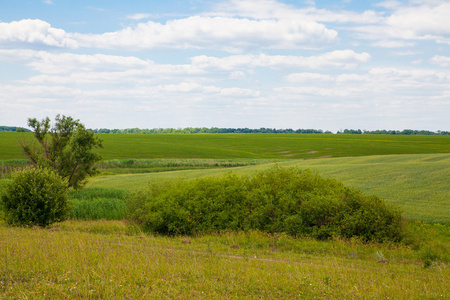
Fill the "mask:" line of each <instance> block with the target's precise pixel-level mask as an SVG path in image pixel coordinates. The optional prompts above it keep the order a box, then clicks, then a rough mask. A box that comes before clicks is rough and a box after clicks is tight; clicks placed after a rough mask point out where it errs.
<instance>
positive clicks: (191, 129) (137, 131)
mask: <svg viewBox="0 0 450 300" xmlns="http://www.w3.org/2000/svg"><path fill="white" fill-rule="evenodd" d="M93 131H94V132H95V133H113V134H128V133H132V134H195V133H315V134H332V132H331V131H328V130H327V131H323V130H321V129H297V130H294V129H290V128H289V129H275V128H259V129H251V128H217V127H211V128H205V127H202V128H199V127H187V128H178V129H175V128H153V129H140V128H128V129H106V128H101V129H93ZM337 134H396V135H450V131H437V132H433V131H428V130H411V129H405V130H402V131H399V130H374V131H368V130H361V129H357V130H354V129H345V130H344V131H338V132H337Z"/></svg>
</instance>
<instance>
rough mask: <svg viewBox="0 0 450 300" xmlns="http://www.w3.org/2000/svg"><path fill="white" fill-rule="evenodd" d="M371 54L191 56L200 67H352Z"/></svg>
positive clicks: (367, 58) (336, 51)
mask: <svg viewBox="0 0 450 300" xmlns="http://www.w3.org/2000/svg"><path fill="white" fill-rule="evenodd" d="M369 59H370V54H369V53H367V52H363V53H356V52H354V51H353V50H335V51H332V52H328V53H324V54H321V55H317V56H310V57H304V56H292V55H267V54H258V55H254V54H246V55H233V56H228V57H223V58H217V57H210V56H206V55H201V56H196V57H193V58H191V60H192V64H193V65H194V66H196V67H199V68H204V69H207V68H216V69H223V70H231V69H239V68H255V67H269V68H274V69H283V68H298V67H301V68H311V69H320V68H344V69H345V68H350V67H355V66H357V65H358V64H359V63H364V62H367V61H368V60H369Z"/></svg>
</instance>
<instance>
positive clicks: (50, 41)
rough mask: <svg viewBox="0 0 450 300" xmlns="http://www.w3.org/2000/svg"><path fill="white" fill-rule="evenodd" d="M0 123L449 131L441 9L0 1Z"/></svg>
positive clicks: (262, 1) (440, 4)
mask: <svg viewBox="0 0 450 300" xmlns="http://www.w3.org/2000/svg"><path fill="white" fill-rule="evenodd" d="M0 70H1V72H0V125H6V126H26V124H27V118H29V117H37V118H39V119H41V118H44V117H46V116H49V117H51V118H52V119H54V117H55V115H56V114H64V115H70V116H72V117H74V118H77V119H80V120H81V121H82V123H84V124H85V125H86V127H88V128H111V129H113V128H134V127H138V128H168V127H173V128H180V127H181V128H182V127H234V128H237V127H249V128H260V127H268V128H293V129H298V128H314V129H323V130H331V131H334V132H335V131H337V130H340V129H345V128H348V129H351V128H352V129H367V130H374V129H398V130H402V129H426V130H433V131H436V130H449V129H450V1H449V0H403V1H396V0H387V1H357V0H336V1H330V0H316V1H312V0H306V1H303V0H296V1H294V0H279V1H277V0H224V1H220V0H217V1H212V0H188V1H178V0H164V1H156V0H152V1H116V0H114V1H111V0H110V1H100V0H89V1H87V0H77V1H71V0H45V1H42V0H36V1H34V0H30V1H22V0H0Z"/></svg>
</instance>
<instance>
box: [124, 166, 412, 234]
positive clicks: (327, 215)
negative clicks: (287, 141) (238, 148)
mask: <svg viewBox="0 0 450 300" xmlns="http://www.w3.org/2000/svg"><path fill="white" fill-rule="evenodd" d="M128 209H129V214H128V217H129V218H130V219H132V220H134V221H135V222H137V223H138V224H140V225H142V226H143V228H144V229H147V230H149V231H151V232H155V233H160V234H169V235H173V234H188V235H189V234H196V233H204V232H211V231H221V230H230V229H231V230H250V229H257V230H263V231H266V232H270V233H275V232H285V233H288V234H290V235H293V236H310V237H314V238H318V239H328V238H332V237H335V236H340V237H344V238H350V237H354V236H358V237H360V238H361V239H362V240H365V241H399V240H401V238H402V224H403V222H402V218H401V212H400V211H399V210H397V209H395V208H392V207H388V206H387V205H386V204H385V203H384V202H383V201H382V200H380V199H379V198H377V197H368V196H366V195H363V194H362V193H361V192H359V191H357V190H355V189H350V188H347V187H345V186H343V184H342V183H340V182H338V181H336V180H332V179H324V178H322V177H320V176H319V175H318V174H317V173H314V172H311V171H309V170H299V169H295V168H290V169H285V168H279V167H274V168H272V169H269V170H267V171H262V172H259V173H256V174H255V176H252V177H250V176H237V175H234V174H232V173H229V174H226V175H223V176H221V177H203V178H197V179H191V180H178V181H169V182H156V183H150V184H149V186H148V187H147V188H146V189H145V190H143V191H141V192H138V193H135V194H134V195H132V196H131V197H130V199H129V202H128Z"/></svg>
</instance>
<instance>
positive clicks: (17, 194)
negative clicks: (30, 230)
mask: <svg viewBox="0 0 450 300" xmlns="http://www.w3.org/2000/svg"><path fill="white" fill-rule="evenodd" d="M0 196H1V197H0V202H1V203H2V205H1V207H2V210H3V212H4V217H5V220H6V222H7V223H8V224H13V225H27V226H36V225H37V226H44V227H45V226H47V225H49V224H52V223H54V222H60V221H63V220H65V219H66V218H67V214H68V212H69V206H68V203H67V185H66V183H65V182H64V181H63V179H62V178H61V177H60V176H59V175H58V174H56V173H55V172H54V171H52V170H49V169H45V168H36V169H29V170H24V171H20V172H16V173H13V174H12V178H11V180H10V181H8V182H7V183H6V185H5V187H4V190H3V192H2V193H1V195H0Z"/></svg>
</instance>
